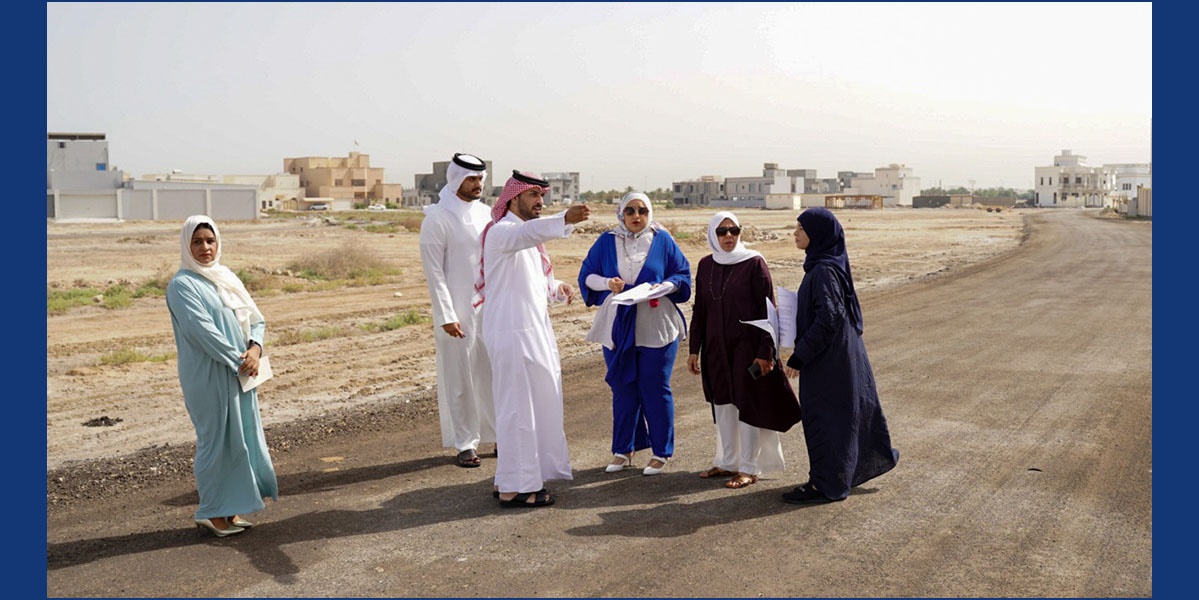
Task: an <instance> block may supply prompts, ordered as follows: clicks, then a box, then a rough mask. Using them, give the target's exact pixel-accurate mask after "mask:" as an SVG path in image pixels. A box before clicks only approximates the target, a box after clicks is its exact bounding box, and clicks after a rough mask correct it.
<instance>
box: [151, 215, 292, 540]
mask: <svg viewBox="0 0 1199 600" xmlns="http://www.w3.org/2000/svg"><path fill="white" fill-rule="evenodd" d="M179 243H180V246H181V257H180V263H179V271H178V272H176V273H175V276H174V277H172V278H171V281H170V283H169V284H168V285H167V293H166V299H167V308H168V309H169V310H170V313H171V328H172V329H173V330H174V333H175V347H176V349H177V351H178V361H179V385H180V387H181V388H182V389H183V401H184V404H185V405H186V406H187V414H188V415H189V416H190V417H191V422H192V425H193V426H194V427H195V430H196V459H195V465H194V467H193V470H194V471H195V475H196V489H197V491H198V492H199V495H200V505H199V507H198V508H197V509H196V514H195V521H196V525H197V526H198V527H201V528H206V529H208V530H209V531H211V532H212V533H213V534H215V535H217V536H218V537H224V536H227V535H233V534H235V533H241V532H242V531H245V530H246V529H247V528H249V527H251V526H252V525H253V524H252V523H250V522H249V521H247V520H245V519H244V518H242V516H243V515H247V514H249V513H253V512H257V511H260V510H262V509H264V508H266V503H265V502H263V500H264V499H265V498H271V499H273V500H276V501H277V500H278V499H279V485H278V482H277V480H276V478H275V469H274V467H273V466H272V464H271V457H270V453H269V452H268V450H267V445H266V436H265V435H264V434H263V431H262V420H261V418H260V417H259V414H258V390H257V389H251V390H250V391H248V392H243V391H242V390H241V383H240V381H239V379H238V375H248V376H257V375H258V368H259V360H260V358H261V357H262V341H263V334H264V332H265V329H266V322H265V320H264V319H263V316H262V313H261V312H259V310H258V306H257V305H256V304H255V303H254V300H253V299H252V298H251V297H250V294H249V292H248V291H246V287H245V285H243V284H242V282H241V280H240V279H238V277H237V275H235V274H234V273H233V271H231V270H229V268H228V267H225V266H223V265H221V264H220V258H221V246H222V244H221V234H220V231H219V230H218V229H217V226H216V223H214V222H213V221H212V219H210V218H208V217H206V216H204V215H195V216H191V217H188V218H187V220H186V221H184V223H183V229H182V231H180V235H179Z"/></svg>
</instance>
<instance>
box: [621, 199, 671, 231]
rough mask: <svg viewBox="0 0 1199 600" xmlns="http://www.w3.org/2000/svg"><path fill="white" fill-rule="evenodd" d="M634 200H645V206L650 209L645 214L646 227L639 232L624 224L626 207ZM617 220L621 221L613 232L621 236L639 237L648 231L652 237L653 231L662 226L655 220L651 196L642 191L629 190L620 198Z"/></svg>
mask: <svg viewBox="0 0 1199 600" xmlns="http://www.w3.org/2000/svg"><path fill="white" fill-rule="evenodd" d="M634 200H640V201H642V202H644V203H645V208H646V209H647V210H649V214H647V215H645V223H646V225H645V227H644V228H643V229H642V230H641V231H638V232H637V233H633V232H632V231H629V228H628V227H625V226H624V209H625V207H626V206H628V205H629V203H630V202H632V201H634ZM616 220H617V221H619V222H620V224H619V225H617V226H616V229H614V230H613V232H614V233H615V234H616V237H621V238H639V237H641V236H643V235H645V232H647V231H648V232H650V237H653V233H654V232H656V231H658V229H660V228H661V227H662V226H661V225H658V223H657V222H655V221H654V205H653V203H652V202H650V201H649V196H646V195H645V194H642V193H641V192H629V193H627V194H625V195H624V198H621V199H620V205H619V206H617V207H616Z"/></svg>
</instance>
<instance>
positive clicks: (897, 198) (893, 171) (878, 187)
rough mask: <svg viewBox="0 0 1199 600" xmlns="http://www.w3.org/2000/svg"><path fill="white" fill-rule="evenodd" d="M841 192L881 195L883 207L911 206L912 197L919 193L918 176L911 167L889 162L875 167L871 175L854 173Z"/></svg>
mask: <svg viewBox="0 0 1199 600" xmlns="http://www.w3.org/2000/svg"><path fill="white" fill-rule="evenodd" d="M843 192H844V193H845V194H849V195H862V196H882V197H883V206H885V207H896V206H904V207H908V208H911V207H912V198H915V197H916V196H919V195H920V178H919V177H914V176H913V175H912V169H911V167H908V166H906V165H901V164H895V163H891V164H890V165H887V166H885V167H879V168H877V169H875V170H874V174H873V175H862V174H857V175H854V176H853V177H851V178H850V183H849V187H847V188H846V189H845V190H843Z"/></svg>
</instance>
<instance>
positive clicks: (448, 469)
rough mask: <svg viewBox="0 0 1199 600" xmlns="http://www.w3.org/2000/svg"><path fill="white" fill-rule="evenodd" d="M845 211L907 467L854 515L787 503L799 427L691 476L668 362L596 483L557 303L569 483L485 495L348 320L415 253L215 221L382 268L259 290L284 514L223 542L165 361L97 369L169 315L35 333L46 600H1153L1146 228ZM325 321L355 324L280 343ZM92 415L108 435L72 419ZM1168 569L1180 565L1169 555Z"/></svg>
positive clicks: (142, 314)
mask: <svg viewBox="0 0 1199 600" xmlns="http://www.w3.org/2000/svg"><path fill="white" fill-rule="evenodd" d="M609 214H610V213H609ZM838 215H839V217H840V218H841V220H842V222H843V223H845V224H846V225H847V227H848V236H849V244H850V249H849V251H850V255H851V257H852V259H853V261H854V274H855V279H856V280H857V284H858V287H859V291H860V292H861V297H862V309H863V318H864V320H865V333H864V335H863V339H864V341H865V343H866V346H867V348H868V349H869V352H870V360H871V364H872V366H873V368H874V370H875V375H876V378H877V383H878V389H879V390H880V401H881V403H882V405H883V407H884V411H885V413H886V416H887V420H888V426H889V429H890V431H891V435H892V442H893V445H894V446H895V448H897V449H898V450H899V452H900V461H899V465H898V466H897V467H896V468H895V469H894V470H893V471H891V472H890V473H887V474H886V475H884V476H882V477H879V478H877V479H875V480H871V481H869V482H866V483H864V484H863V485H860V486H858V487H856V488H854V489H853V491H852V493H851V495H850V497H849V498H848V499H846V500H845V501H844V502H837V503H833V504H824V505H812V506H802V507H797V506H794V505H789V504H785V503H783V502H782V501H781V499H780V494H781V493H783V492H786V491H788V490H790V489H791V488H792V487H793V486H795V485H797V484H798V483H801V482H802V481H804V479H805V478H806V474H807V472H808V469H809V464H808V460H807V451H806V441H805V439H804V432H803V431H802V428H801V427H794V428H792V429H791V431H789V432H786V433H784V434H783V435H782V436H781V437H782V444H783V451H784V456H785V457H786V462H787V465H786V468H785V469H784V470H783V471H782V472H779V473H776V474H769V475H768V476H765V477H763V478H762V479H761V480H760V481H759V482H757V483H756V484H754V485H752V486H750V487H748V488H746V489H737V490H733V489H727V488H726V487H725V486H724V485H723V482H722V481H720V480H717V481H712V480H707V479H701V478H699V477H696V474H697V473H698V472H700V471H702V470H704V469H706V468H707V467H709V466H710V465H711V464H712V463H711V461H712V452H713V448H714V443H713V442H714V435H713V434H714V431H713V425H712V417H711V413H710V408H709V406H708V405H707V403H706V402H704V401H703V393H702V390H701V389H700V387H701V386H700V383H699V378H698V377H695V376H691V375H689V374H687V373H686V367H685V361H676V364H675V372H674V376H673V378H672V381H671V385H672V388H673V395H674V398H675V409H676V412H675V432H676V433H675V453H674V455H673V456H672V457H671V459H670V462H669V464H668V468H667V469H666V472H665V473H663V474H661V475H658V476H655V477H644V476H642V475H641V473H640V471H639V470H636V469H629V470H626V471H624V472H621V473H617V474H608V473H605V472H604V469H603V466H604V465H606V464H607V462H608V461H609V459H610V458H611V455H610V444H611V428H610V426H611V403H610V390H609V389H608V386H607V384H606V383H605V382H604V381H603V378H602V373H603V368H604V367H603V360H602V356H601V355H600V353H599V352H598V351H597V349H596V348H593V347H589V345H588V344H584V343H582V342H580V338H581V336H582V334H583V332H584V331H585V330H586V327H587V325H588V323H589V322H590V320H591V314H592V311H591V309H587V308H585V307H582V306H581V305H575V306H570V307H555V308H553V309H552V310H553V312H552V318H553V321H554V327H555V329H556V331H557V333H558V338H559V341H560V345H561V347H562V354H563V365H562V367H563V369H562V374H563V390H564V417H565V424H564V425H565V431H566V437H567V440H568V441H569V445H570V459H571V463H572V475H573V477H572V479H570V480H565V481H553V482H549V483H548V484H547V487H548V488H549V489H550V491H551V492H552V493H553V495H554V496H555V497H556V498H557V503H556V504H555V505H554V506H552V507H549V508H547V509H533V510H531V511H525V510H506V509H503V508H501V507H499V506H497V502H496V500H495V499H493V498H492V496H491V493H490V492H491V488H492V482H493V479H492V478H493V476H494V468H495V456H494V454H493V453H491V452H490V451H489V450H490V448H486V447H485V448H484V452H483V453H482V456H483V465H482V466H481V467H480V468H476V469H463V468H459V467H457V466H455V465H454V464H453V462H452V454H451V453H450V452H448V451H447V450H446V449H444V448H442V447H441V445H440V435H439V427H438V422H437V416H436V402H435V399H434V395H433V390H434V387H433V385H434V382H433V380H432V374H431V372H430V371H431V369H432V356H431V355H432V345H431V342H430V341H429V338H430V336H429V329H430V328H431V325H430V324H428V323H425V324H420V325H413V326H410V327H403V328H399V329H394V330H391V331H387V332H382V333H380V332H376V331H374V330H375V329H377V328H370V327H366V328H364V327H362V326H363V325H370V324H373V323H378V322H381V321H383V320H385V319H387V318H390V317H392V316H394V315H395V314H396V313H397V312H398V311H407V310H410V309H414V310H420V311H427V310H428V309H427V306H426V305H427V300H426V299H425V297H424V296H425V292H424V285H423V281H422V278H421V275H420V269H419V266H418V265H417V264H416V259H415V257H416V235H415V234H412V233H399V234H395V235H389V234H378V233H370V232H368V231H364V230H352V229H350V228H349V224H347V223H346V222H344V221H342V222H341V223H340V224H321V223H323V222H322V221H319V220H318V221H316V222H315V223H314V224H312V225H309V224H307V223H306V222H305V220H304V219H302V218H296V216H289V217H283V218H272V219H268V220H265V221H263V222H260V223H254V224H250V223H230V224H227V225H226V227H225V230H226V236H227V240H226V243H227V247H226V256H225V261H226V262H228V263H229V264H230V265H231V266H233V267H234V268H243V267H249V266H252V265H267V266H269V267H271V268H278V267H279V266H280V265H285V264H287V263H288V262H289V257H294V256H299V255H301V254H302V253H305V252H316V251H319V250H320V249H322V248H330V247H335V246H336V245H337V244H339V243H341V240H343V239H347V238H351V239H357V240H360V241H361V242H362V243H364V244H368V245H369V246H370V247H371V248H374V249H375V251H376V252H377V253H378V254H379V255H380V256H382V257H384V258H386V259H387V260H389V261H394V262H395V264H396V265H397V266H399V267H401V268H402V269H403V274H402V275H399V276H396V277H395V278H394V279H393V280H390V281H387V282H386V283H384V284H380V285H375V286H367V287H360V288H343V289H338V290H333V291H326V292H309V293H299V294H277V295H263V296H259V304H260V306H261V307H262V309H263V312H264V313H265V314H266V317H267V348H268V350H269V351H270V352H271V353H272V356H273V357H277V360H278V365H277V366H276V379H274V380H272V381H270V382H267V383H266V384H265V388H264V391H263V394H262V403H263V413H264V417H265V420H266V421H267V432H266V438H267V442H268V444H269V445H270V448H271V456H272V460H273V462H274V465H275V470H276V473H277V474H278V476H279V485H280V501H279V502H277V503H275V502H272V503H269V504H268V507H267V509H266V510H264V511H262V512H260V513H256V514H255V515H253V518H252V519H251V520H253V521H255V523H256V525H255V526H254V527H253V528H252V529H251V530H249V531H247V532H245V533H243V534H240V535H237V536H233V537H230V538H222V539H217V538H214V537H213V536H212V535H211V534H207V533H205V532H203V531H200V530H198V529H196V527H195V525H194V523H193V522H192V518H193V515H194V511H195V507H196V503H197V501H198V498H197V496H196V490H195V481H194V478H193V477H192V473H191V453H192V452H193V451H194V450H193V447H192V445H191V443H192V439H191V436H192V433H191V427H190V423H189V422H188V420H187V416H186V414H185V413H184V411H183V408H182V399H181V397H180V393H179V388H178V383H177V382H176V381H175V374H174V368H175V366H174V364H173V363H171V362H166V363H134V364H130V365H127V366H122V367H109V366H101V365H99V364H98V362H99V357H100V356H102V355H103V353H105V352H109V351H112V350H114V349H122V348H129V347H132V348H137V349H140V350H142V351H144V352H147V353H164V352H169V351H171V350H172V349H173V345H172V343H171V339H170V335H171V334H170V326H169V320H168V318H167V314H166V308H165V306H163V302H162V300H161V299H158V300H152V299H146V300H140V301H138V302H137V303H135V304H134V306H133V307H132V308H126V309H121V310H115V311H107V310H105V309H102V308H98V307H94V306H89V307H85V308H79V309H75V310H73V311H72V312H70V313H68V314H65V315H62V316H55V317H50V318H48V320H47V325H48V330H49V339H48V342H49V353H48V357H47V361H48V368H47V383H48V386H49V393H48V398H47V406H48V410H47V416H48V418H49V426H48V433H49V434H50V435H49V441H48V444H47V461H48V463H50V464H51V465H58V466H57V467H52V468H51V469H49V470H48V471H47V499H46V509H47V515H46V517H47V530H46V543H47V551H46V576H45V577H46V578H45V583H46V592H47V594H46V595H47V596H48V597H267V598H281V597H305V598H312V597H435V598H458V597H522V598H528V597H551V598H552V597H588V598H592V597H616V598H643V597H750V598H752V597H759V598H760V597H770V598H790V597H850V598H862V597H898V598H912V597H915V598H935V597H982V598H1011V597H1083V598H1089V597H1154V596H1156V595H1159V594H1160V595H1163V597H1164V591H1165V590H1166V589H1167V586H1166V585H1160V580H1158V581H1155V577H1154V576H1155V573H1154V567H1155V566H1157V565H1158V563H1157V561H1156V560H1155V556H1154V552H1153V550H1154V545H1153V544H1154V535H1153V534H1154V516H1155V515H1154V510H1153V509H1154V502H1153V501H1154V497H1153V496H1154V489H1153V486H1154V477H1153V449H1154V448H1153V446H1154V444H1153V433H1154V432H1153V410H1152V409H1153V407H1152V396H1153V373H1152V371H1153V368H1152V367H1153V364H1152V363H1153V361H1152V354H1153V353H1152V341H1153V334H1152V321H1153V319H1152V310H1151V306H1152V279H1153V261H1152V246H1153V237H1152V224H1151V223H1150V222H1146V221H1138V220H1126V219H1120V218H1113V217H1105V216H1104V215H1101V214H1098V213H1096V212H1095V211H1073V210H1029V211H1023V212H1016V213H1009V212H1006V211H1005V212H1003V213H998V214H996V213H986V212H985V211H976V210H953V209H937V210H898V209H897V210H883V211H876V212H867V211H861V212H859V211H839V213H838ZM345 216H346V215H332V217H334V218H345ZM598 217H599V218H598V219H597V223H596V226H597V227H599V228H603V227H604V226H605V225H610V224H611V220H610V219H608V220H607V221H608V222H607V223H605V222H604V221H605V220H606V219H605V218H604V216H603V215H598ZM742 217H743V220H744V223H745V224H746V230H747V233H746V234H745V235H747V236H748V237H750V238H751V239H755V240H757V241H756V242H754V247H756V248H758V249H759V250H762V251H763V253H764V254H765V255H766V257H767V259H768V261H769V264H770V265H771V269H772V272H773V273H774V276H775V279H776V282H777V283H778V284H779V285H784V286H787V287H794V286H795V285H796V284H797V283H798V282H799V275H800V273H799V271H800V261H799V257H798V251H796V250H795V249H794V248H793V246H792V245H791V242H790V241H789V240H788V237H789V233H790V230H791V228H792V223H793V220H794V217H795V215H794V213H782V212H780V213H772V212H763V211H752V212H747V213H746V214H743V215H742ZM659 219H660V220H661V221H663V222H666V223H668V224H669V225H670V226H672V227H674V228H675V231H676V232H677V233H678V236H677V237H679V238H681V239H682V245H683V248H684V250H685V251H686V252H687V253H688V256H689V257H690V258H691V259H692V262H693V263H695V262H697V260H698V258H700V257H702V256H703V255H705V254H706V250H705V249H704V247H703V246H702V245H701V244H700V243H699V240H701V239H702V236H700V233H701V232H702V228H703V226H704V224H705V223H706V221H707V219H708V213H704V212H699V211H696V212H674V211H670V212H667V211H661V214H660V215H659ZM48 233H49V237H48V252H47V253H48V255H49V259H50V266H49V270H48V271H49V273H48V275H49V276H50V278H51V283H52V284H55V283H57V285H73V282H74V281H75V279H82V280H85V281H93V282H97V283H104V282H106V281H107V280H108V278H111V279H113V280H114V281H118V280H119V278H122V277H124V278H128V279H130V280H131V281H137V280H138V279H139V278H144V277H151V276H154V274H155V273H157V272H158V271H159V270H160V269H161V268H163V267H162V265H163V264H164V263H165V264H166V265H167V267H168V268H169V266H170V265H173V264H174V262H175V261H176V260H177V259H176V258H175V256H176V253H177V252H178V250H177V247H178V246H177V241H176V235H177V234H176V232H175V230H174V226H173V225H170V224H154V223H126V224H120V225H94V224H54V225H50V226H49V231H48ZM593 238H594V230H593V231H590V232H579V233H577V234H575V235H574V236H572V237H571V238H570V239H569V240H560V241H557V242H553V243H551V244H549V250H550V252H551V254H553V255H554V256H555V258H556V264H557V268H558V271H559V275H560V277H562V278H563V279H571V278H573V277H574V275H575V273H574V270H575V269H577V266H578V263H579V259H580V257H581V256H582V253H583V251H584V250H585V249H586V248H587V247H588V246H589V244H590V243H591V240H592V239H593ZM117 264H119V265H121V268H120V269H117V268H115V267H114V266H113V265H117ZM397 293H399V294H400V295H397ZM426 314H427V313H426ZM322 327H341V328H342V329H343V330H344V331H346V332H347V333H345V334H344V335H341V336H338V337H333V338H329V339H325V340H323V341H317V342H296V343H281V342H272V341H271V340H272V339H275V340H292V339H300V336H298V335H295V333H296V332H298V331H301V330H310V331H311V330H316V329H318V328H322ZM272 336H273V337H272ZM800 377H802V374H801V375H800ZM84 386H86V387H84ZM801 402H802V398H801ZM104 417H108V421H109V422H111V423H112V425H111V426H107V427H104V426H100V427H85V426H83V425H82V423H83V422H84V421H87V420H91V419H102V418H104ZM118 419H119V421H118ZM644 454H645V453H640V452H639V453H637V455H636V456H635V457H634V464H635V465H636V466H638V467H641V466H644V465H645V463H646V461H647V460H648V456H645V455H644ZM1157 516H1158V517H1159V518H1162V515H1161V514H1160V513H1159V515H1157ZM1167 518H1168V517H1167ZM1166 522H1170V521H1168V520H1167V521H1166ZM1180 541H1181V539H1180ZM1174 555H1176V556H1174ZM1162 556H1163V557H1164V559H1165V560H1166V561H1169V560H1171V558H1172V557H1173V560H1174V561H1175V563H1173V564H1175V565H1178V566H1181V565H1182V560H1183V558H1185V553H1171V552H1169V551H1168V550H1167V551H1165V552H1163V553H1162ZM1170 564H1171V563H1169V562H1166V563H1165V564H1164V566H1165V567H1167V568H1168V567H1169V566H1170ZM1165 570H1166V569H1163V571H1165ZM25 574H27V575H30V576H32V577H38V576H39V575H40V573H35V572H29V573H25ZM1157 575H1159V576H1161V575H1163V573H1157ZM1155 583H1159V585H1158V586H1155Z"/></svg>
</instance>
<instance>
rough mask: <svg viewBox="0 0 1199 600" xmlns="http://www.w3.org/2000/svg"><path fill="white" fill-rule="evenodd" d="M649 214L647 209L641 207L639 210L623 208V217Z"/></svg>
mask: <svg viewBox="0 0 1199 600" xmlns="http://www.w3.org/2000/svg"><path fill="white" fill-rule="evenodd" d="M648 214H649V209H648V208H646V207H644V206H642V207H641V208H633V207H632V206H626V207H624V216H626V217H631V216H633V215H641V216H643V217H644V216H645V215H648Z"/></svg>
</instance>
